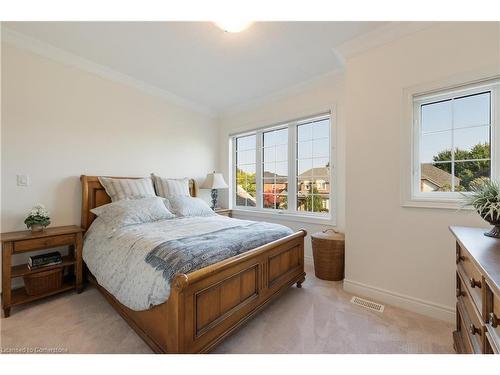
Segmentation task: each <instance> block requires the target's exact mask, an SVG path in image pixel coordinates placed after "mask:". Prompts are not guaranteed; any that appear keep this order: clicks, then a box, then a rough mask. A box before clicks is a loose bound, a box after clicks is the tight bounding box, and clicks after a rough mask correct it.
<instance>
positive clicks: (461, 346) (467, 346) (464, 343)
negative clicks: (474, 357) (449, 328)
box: [455, 303, 474, 354]
mask: <svg viewBox="0 0 500 375" xmlns="http://www.w3.org/2000/svg"><path fill="white" fill-rule="evenodd" d="M462 311H463V310H462V308H461V307H460V306H459V304H458V303H457V332H458V335H457V336H458V340H459V341H460V342H459V343H455V345H456V346H457V348H456V349H457V351H458V353H459V354H474V346H473V345H472V341H471V338H470V336H469V333H468V332H467V323H466V321H465V319H464V318H463V313H462Z"/></svg>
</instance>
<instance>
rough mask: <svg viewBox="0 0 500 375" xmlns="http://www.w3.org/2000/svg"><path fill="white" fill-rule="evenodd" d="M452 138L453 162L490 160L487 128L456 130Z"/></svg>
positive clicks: (488, 131) (488, 128)
mask: <svg viewBox="0 0 500 375" xmlns="http://www.w3.org/2000/svg"><path fill="white" fill-rule="evenodd" d="M453 136H454V138H453V144H454V149H455V160H470V159H489V158H490V127H489V126H480V127H474V128H465V129H457V130H455V132H454V135H453Z"/></svg>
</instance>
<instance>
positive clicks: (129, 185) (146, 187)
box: [99, 177, 156, 202]
mask: <svg viewBox="0 0 500 375" xmlns="http://www.w3.org/2000/svg"><path fill="white" fill-rule="evenodd" d="M99 181H100V183H101V185H102V186H103V187H104V189H105V190H106V193H108V195H109V196H110V197H111V201H112V202H116V201H120V200H123V199H139V198H146V197H155V196H156V194H155V189H154V187H153V182H152V181H151V178H149V177H146V178H137V179H127V178H109V177H99Z"/></svg>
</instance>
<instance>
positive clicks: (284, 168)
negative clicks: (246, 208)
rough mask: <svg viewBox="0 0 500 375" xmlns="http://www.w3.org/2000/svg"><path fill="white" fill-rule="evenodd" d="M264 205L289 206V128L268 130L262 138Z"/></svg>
mask: <svg viewBox="0 0 500 375" xmlns="http://www.w3.org/2000/svg"><path fill="white" fill-rule="evenodd" d="M262 162H263V168H262V186H263V189H262V205H263V207H264V208H271V209H278V210H286V209H287V208H288V128H285V129H278V130H271V131H266V132H264V133H263V140H262Z"/></svg>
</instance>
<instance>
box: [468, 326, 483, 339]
mask: <svg viewBox="0 0 500 375" xmlns="http://www.w3.org/2000/svg"><path fill="white" fill-rule="evenodd" d="M469 333H470V334H471V335H472V336H474V335H475V334H476V333H477V334H478V335H479V336H481V330H480V329H478V328H476V327H475V326H474V324H472V323H471V324H470V326H469Z"/></svg>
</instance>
